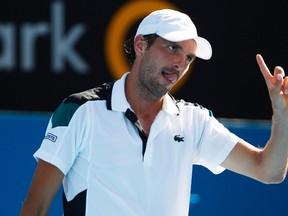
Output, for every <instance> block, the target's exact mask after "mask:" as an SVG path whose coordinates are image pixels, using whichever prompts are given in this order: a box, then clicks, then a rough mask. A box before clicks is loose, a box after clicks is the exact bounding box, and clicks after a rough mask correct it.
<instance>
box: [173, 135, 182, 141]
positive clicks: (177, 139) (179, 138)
mask: <svg viewBox="0 0 288 216" xmlns="http://www.w3.org/2000/svg"><path fill="white" fill-rule="evenodd" d="M174 140H175V141H177V142H184V137H180V135H175V136H174Z"/></svg>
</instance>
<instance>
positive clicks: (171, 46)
mask: <svg viewBox="0 0 288 216" xmlns="http://www.w3.org/2000/svg"><path fill="white" fill-rule="evenodd" d="M168 49H169V50H171V51H175V50H176V49H177V47H176V46H175V45H169V46H168Z"/></svg>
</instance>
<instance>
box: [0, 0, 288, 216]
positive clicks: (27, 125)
mask: <svg viewBox="0 0 288 216" xmlns="http://www.w3.org/2000/svg"><path fill="white" fill-rule="evenodd" d="M160 8H174V9H178V10H180V11H182V12H185V13H187V14H188V15H190V17H191V18H192V20H193V22H194V23H195V25H196V26H197V30H198V34H199V35H200V36H202V37H205V38H206V39H207V40H208V41H209V42H210V43H211V45H212V49H213V55H212V58H211V60H209V61H205V60H201V59H197V60H196V61H195V62H194V63H193V65H192V66H191V69H190V71H189V73H188V74H187V75H186V77H184V79H183V80H181V82H180V83H179V85H177V86H175V88H174V89H173V90H172V94H173V95H174V96H175V98H179V99H180V98H181V99H184V100H186V101H191V102H197V103H198V104H201V105H202V106H205V107H206V108H208V109H210V110H212V112H213V113H214V115H215V116H216V117H217V118H218V119H219V120H220V121H222V122H223V123H224V124H225V125H227V127H228V128H229V129H231V130H232V131H233V132H235V133H236V134H237V135H240V136H242V137H243V138H245V139H247V140H248V141H251V142H253V143H255V145H259V146H262V145H265V142H266V141H267V139H268V137H269V134H270V125H271V124H270V119H271V114H272V110H271V104H270V99H269V96H268V92H267V88H266V84H265V81H264V79H263V77H262V74H261V72H260V70H259V68H258V65H257V63H256V60H255V56H256V54H257V53H260V54H262V56H263V58H264V60H265V61H266V64H267V66H268V67H269V68H270V70H271V72H273V69H274V67H275V66H277V65H281V66H282V67H283V68H284V69H286V70H287V68H288V67H287V63H288V61H287V56H288V37H287V34H288V25H287V22H288V13H287V10H288V2H287V1H284V0H281V1H280V0H276V1H275V0H274V1H271V0H262V1H259V0H249V1H248V0H242V1H228V0H223V1H203V0H201V1H200V0H177V1H176V0H174V1H172V0H170V1H160V0H159V1H158V0H151V1H148V0H147V1H145V0H131V1H124V0H123V1H121V0H118V1H117V2H116V1H97V2H96V1H91V0H90V1H89V0H81V1H78V0H70V1H61V0H54V1H53V0H51V1H48V0H42V1H36V0H27V1H19V0H9V1H8V0H2V1H0V146H1V147H2V152H3V153H2V157H1V158H0V165H1V166H2V178H1V180H0V189H1V191H2V193H1V195H0V202H1V205H0V212H1V213H3V215H8V216H10V215H11V216H12V215H17V214H18V212H19V210H20V208H21V204H22V202H23V200H24V199H25V196H26V193H27V191H28V188H29V184H30V181H31V178H32V175H33V172H34V168H35V166H36V161H35V160H34V158H33V157H32V154H33V153H34V152H35V151H36V149H37V148H38V147H39V145H40V143H41V140H42V138H43V136H44V133H45V128H46V125H47V123H48V120H49V117H50V115H51V113H52V112H53V111H54V110H55V109H56V107H57V106H58V104H59V103H60V102H61V101H62V100H63V99H64V98H65V97H66V96H68V95H70V94H72V93H75V92H79V91H83V90H86V89H89V88H93V87H96V86H97V85H99V84H102V83H103V82H106V81H111V80H114V79H116V78H119V77H120V76H121V75H122V74H123V73H125V72H126V71H129V65H128V63H127V62H126V58H125V53H124V52H123V41H124V40H125V39H127V38H129V37H133V36H134V34H135V32H136V27H137V25H138V23H139V21H140V20H141V19H142V18H143V17H144V16H145V15H146V14H148V13H150V12H151V11H153V10H155V9H160ZM287 186H288V183H287V180H286V181H285V182H284V183H282V184H280V185H263V184H261V183H258V182H255V181H253V180H250V179H247V178H245V177H242V176H239V175H236V174H234V173H231V172H229V171H225V172H224V173H223V174H221V175H213V174H212V173H210V172H209V171H207V170H206V169H204V168H202V167H197V166H196V167H194V178H193V187H192V192H191V208H190V213H189V214H190V215H193V216H194V215H195V216H200V215H205V216H212V215H233V216H235V215H239V216H240V215H247V216H249V215H253V216H254V215H267V216H268V215H269V216H270V215H277V216H278V215H280V216H282V215H288V213H287V209H284V207H285V205H286V204H285V203H287V196H285V195H287V191H288V188H287ZM60 192H61V191H59V194H58V195H57V197H56V200H55V202H54V203H53V206H52V208H51V211H50V215H52V216H54V215H55V216H57V215H62V207H61V196H60Z"/></svg>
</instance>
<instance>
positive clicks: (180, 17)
mask: <svg viewBox="0 0 288 216" xmlns="http://www.w3.org/2000/svg"><path fill="white" fill-rule="evenodd" d="M139 34H141V35H147V34H157V35H159V36H160V37H162V38H164V39H166V40H168V41H172V42H180V41H184V40H190V39H194V40H195V41H196V43H197V50H196V56H197V57H199V58H201V59H205V60H208V59H210V58H211V56H212V47H211V45H210V43H209V42H208V41H207V40H206V39H205V38H202V37H199V36H198V34H197V29H196V26H195V25H194V23H193V22H192V20H191V19H190V17H189V16H188V15H187V14H184V13H181V12H179V11H176V10H172V9H161V10H156V11H154V12H152V13H150V14H149V15H148V16H146V17H145V18H144V19H143V20H142V21H141V23H140V24H139V27H138V29H137V32H136V35H135V37H136V36H137V35H139Z"/></svg>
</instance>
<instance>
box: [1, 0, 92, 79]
mask: <svg viewBox="0 0 288 216" xmlns="http://www.w3.org/2000/svg"><path fill="white" fill-rule="evenodd" d="M50 16H51V23H47V22H38V23H33V24H32V23H24V24H22V25H21V26H20V31H19V34H20V37H19V38H20V42H19V47H20V55H19V58H20V59H19V63H20V65H19V67H20V70H21V71H23V72H25V73H30V72H32V71H33V70H35V69H36V60H37V59H36V58H37V53H36V42H37V39H39V38H40V37H49V36H50V41H51V53H50V57H51V70H52V72H53V73H55V74H60V73H62V72H64V70H65V69H66V68H65V65H66V64H67V63H68V64H69V65H70V66H71V68H72V69H73V70H74V71H75V72H76V73H78V74H86V73H88V72H89V68H90V66H89V65H88V63H87V62H86V61H85V60H84V59H83V58H82V56H81V55H80V54H79V53H78V52H77V51H76V50H75V45H76V43H77V42H78V41H79V40H80V39H81V37H82V35H83V34H84V33H85V31H86V26H85V25H84V24H83V23H78V24H75V25H73V26H72V27H71V28H70V29H69V31H67V32H66V33H65V32H64V30H65V25H64V24H65V10H64V3H62V2H59V1H56V2H53V3H52V4H51V14H50ZM16 30H17V26H16V25H15V24H14V23H11V22H9V23H0V42H1V46H0V47H2V51H1V52H0V70H5V71H8V72H9V71H13V70H14V69H15V68H16V66H17V63H16V62H17V61H16V58H17V57H16V44H17V41H16ZM38 49H39V48H38ZM40 50H41V47H40ZM42 52H47V50H42Z"/></svg>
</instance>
